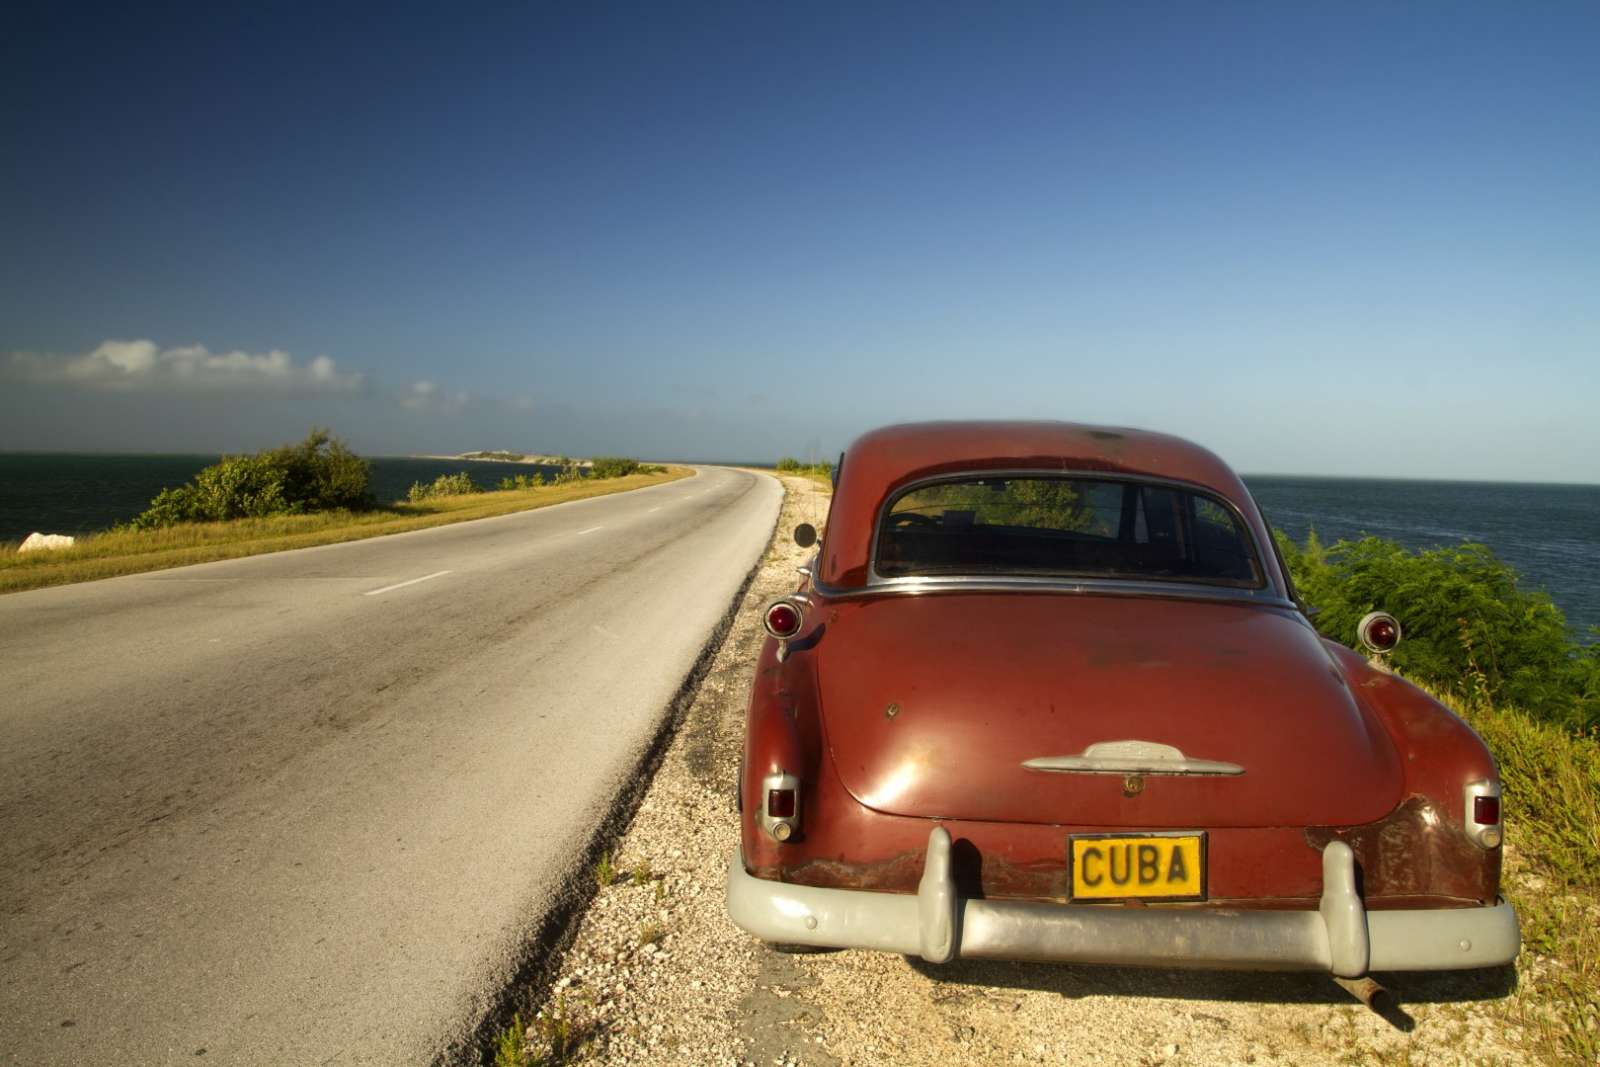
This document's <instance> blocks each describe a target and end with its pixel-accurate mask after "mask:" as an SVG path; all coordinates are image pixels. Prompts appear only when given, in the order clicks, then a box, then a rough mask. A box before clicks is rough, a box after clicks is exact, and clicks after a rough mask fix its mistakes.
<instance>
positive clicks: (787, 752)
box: [739, 633, 822, 868]
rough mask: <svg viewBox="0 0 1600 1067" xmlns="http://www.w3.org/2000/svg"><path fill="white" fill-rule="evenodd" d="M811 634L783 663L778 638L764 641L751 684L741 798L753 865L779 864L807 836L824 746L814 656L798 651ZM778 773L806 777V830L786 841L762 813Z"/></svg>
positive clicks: (747, 849)
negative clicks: (763, 824) (766, 782)
mask: <svg viewBox="0 0 1600 1067" xmlns="http://www.w3.org/2000/svg"><path fill="white" fill-rule="evenodd" d="M805 636H806V635H805V634H804V633H802V634H801V635H799V636H798V637H797V638H796V639H795V640H794V641H791V642H790V649H791V652H790V655H789V656H788V657H787V658H786V659H785V660H784V661H783V662H781V663H780V662H779V661H778V643H777V641H775V640H773V639H771V638H768V639H767V641H766V642H765V643H764V644H763V645H762V648H761V656H760V658H759V660H757V663H756V677H755V682H754V684H752V685H751V687H750V706H749V709H748V710H747V712H746V713H745V734H744V736H745V742H744V759H743V762H742V764H741V765H740V775H739V800H740V811H741V813H742V818H741V819H740V835H741V843H742V844H743V847H744V855H745V862H746V864H748V865H749V866H751V867H752V868H754V867H757V866H766V865H776V864H777V863H779V856H780V854H781V853H782V852H783V851H785V850H792V849H794V848H795V847H796V846H797V845H799V843H800V842H803V841H804V840H805V837H806V828H807V824H808V819H809V816H810V813H811V811H812V809H813V806H814V802H815V799H816V798H815V793H816V781H817V769H818V764H819V761H820V756H821V748H822V745H821V738H820V735H819V731H818V723H817V714H816V707H817V700H816V682H815V672H814V670H813V666H812V662H811V656H810V655H809V654H807V653H805V652H796V651H794V649H795V648H796V646H797V645H802V644H804V639H805ZM778 773H787V774H792V775H794V776H795V777H797V778H799V779H800V832H799V834H797V835H796V837H795V838H794V839H792V840H791V841H790V842H789V843H786V844H783V845H780V844H778V842H776V841H774V840H773V839H772V838H771V837H770V836H769V835H768V834H767V833H765V832H764V831H762V830H761V829H760V815H761V812H762V811H763V810H764V805H765V803H766V797H765V796H763V795H762V784H761V782H762V779H763V778H765V777H766V776H767V775H769V774H778Z"/></svg>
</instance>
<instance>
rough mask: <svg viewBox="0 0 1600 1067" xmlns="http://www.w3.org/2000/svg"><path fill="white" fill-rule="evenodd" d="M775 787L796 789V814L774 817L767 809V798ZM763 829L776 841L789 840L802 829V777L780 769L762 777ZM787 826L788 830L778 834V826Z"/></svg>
mask: <svg viewBox="0 0 1600 1067" xmlns="http://www.w3.org/2000/svg"><path fill="white" fill-rule="evenodd" d="M774 789H789V790H793V791H794V814H793V815H786V816H784V817H782V818H776V817H774V816H773V815H772V814H771V813H770V812H768V811H767V798H768V795H769V794H770V793H771V791H772V790H774ZM760 814H761V829H763V830H765V831H766V832H767V833H768V834H770V835H772V839H773V840H774V841H789V840H791V839H793V837H794V835H795V834H796V833H798V832H799V830H800V779H798V778H796V777H795V776H794V775H792V774H788V773H786V772H784V771H779V772H778V773H777V774H769V775H767V776H766V777H765V778H762V779H761V812H760ZM779 826H787V827H788V831H787V832H786V833H784V835H783V836H782V837H779V836H778V827H779Z"/></svg>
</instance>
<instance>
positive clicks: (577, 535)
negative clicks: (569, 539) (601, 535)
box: [572, 526, 605, 537]
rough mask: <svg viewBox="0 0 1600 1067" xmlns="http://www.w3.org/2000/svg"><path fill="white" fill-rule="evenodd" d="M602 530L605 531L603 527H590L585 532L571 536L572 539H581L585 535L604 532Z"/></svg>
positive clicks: (580, 531)
mask: <svg viewBox="0 0 1600 1067" xmlns="http://www.w3.org/2000/svg"><path fill="white" fill-rule="evenodd" d="M604 529H605V527H604V526H591V527H589V528H588V529H587V530H579V531H578V532H577V533H575V534H573V535H572V536H573V537H582V536H583V535H584V534H586V533H594V532H595V531H596V530H604Z"/></svg>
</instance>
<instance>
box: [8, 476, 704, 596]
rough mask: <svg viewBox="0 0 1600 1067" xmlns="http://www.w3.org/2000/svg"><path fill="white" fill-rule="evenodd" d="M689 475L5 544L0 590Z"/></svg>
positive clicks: (407, 526) (384, 529)
mask: <svg viewBox="0 0 1600 1067" xmlns="http://www.w3.org/2000/svg"><path fill="white" fill-rule="evenodd" d="M690 473H692V472H691V471H690V470H689V469H688V468H686V467H669V468H668V469H667V471H666V472H665V473H663V474H634V475H628V476H627V477H624V478H606V479H601V480H595V481H587V480H586V481H580V482H571V483H565V484H561V485H546V486H539V487H537V488H532V489H512V490H506V491H500V492H488V493H471V494H468V495H464V496H450V497H438V498H433V499H429V500H426V501H422V502H420V503H395V504H391V505H389V506H387V507H382V508H377V509H374V510H372V511H354V512H353V511H328V512H321V513H318V514H314V515H277V516H272V517H269V518H260V519H234V520H231V521H229V522H201V523H184V524H181V525H178V526H169V527H166V528H164V529H159V530H126V529H124V530H113V531H109V532H107V533H102V534H91V535H89V536H87V537H82V538H79V539H78V543H77V544H76V545H73V546H72V547H71V548H65V549H55V550H48V551H39V552H25V553H19V552H17V545H16V544H15V543H4V544H0V593H16V592H21V591H22V590H25V589H42V588H44V587H46V586H52V585H65V584H67V583H69V582H87V581H93V580H94V579H97V578H114V577H117V576H118V575H123V574H140V573H143V572H145V571H154V570H164V569H166V568H168V567H185V566H188V565H189V564H192V563H210V562H213V561H215V560H222V559H237V558H239V557H241V556H255V555H260V554H261V553H264V552H282V551H284V550H286V549H291V548H311V547H313V546H315V545H330V544H335V543H337V542H340V541H359V540H361V539H363V538H367V537H382V536H384V535H385V534H396V533H406V532H409V531H411V530H425V529H427V528H429V527H432V526H445V525H448V524H450V523H453V522H466V521H468V520H470V519H486V518H490V517H492V516H495V515H508V514H511V513H512V512H516V511H530V510H533V509H535V508H542V507H549V506H550V505H551V504H563V503H566V502H567V501H570V500H584V499H587V498H589V497H594V496H605V495H607V494H609V493H620V492H624V491H626V490H629V489H641V488H643V487H645V486H647V485H659V484H661V483H663V482H670V481H675V480H677V479H679V478H684V477H687V476H688V475H689V474H690Z"/></svg>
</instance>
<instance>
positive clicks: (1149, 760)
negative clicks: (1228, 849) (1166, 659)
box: [1022, 741, 1244, 776]
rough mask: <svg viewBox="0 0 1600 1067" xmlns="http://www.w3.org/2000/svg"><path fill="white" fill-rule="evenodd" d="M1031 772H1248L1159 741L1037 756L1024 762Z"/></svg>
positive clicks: (1097, 744)
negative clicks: (1075, 753)
mask: <svg viewBox="0 0 1600 1067" xmlns="http://www.w3.org/2000/svg"><path fill="white" fill-rule="evenodd" d="M1022 765H1023V766H1024V767H1026V768H1027V769H1028V770H1030V771H1046V772H1049V773H1052V774H1138V775H1145V776H1150V775H1174V776H1178V775H1224V776H1232V775H1239V774H1243V773H1244V768H1243V767H1241V766H1239V765H1238V764H1237V763H1228V762H1225V761H1223V760H1211V759H1190V758H1189V757H1188V756H1185V755H1184V754H1183V753H1182V752H1181V751H1179V750H1178V749H1176V748H1174V747H1173V746H1172V745H1163V744H1159V743H1157V742H1155V741H1096V742H1095V743H1094V744H1092V745H1089V746H1088V747H1086V748H1085V749H1084V750H1083V752H1082V754H1080V755H1076V756H1035V757H1034V758H1033V759H1030V760H1023V761H1022Z"/></svg>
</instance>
